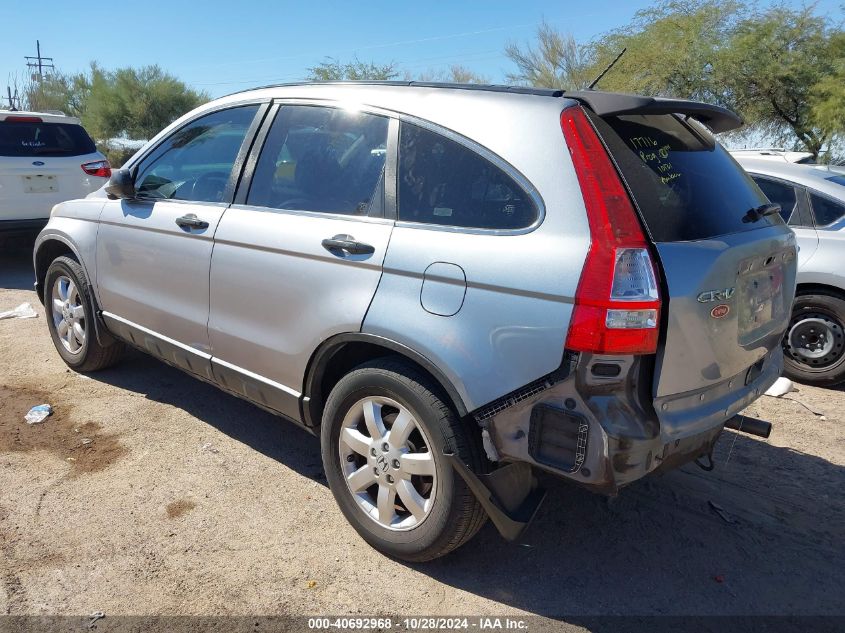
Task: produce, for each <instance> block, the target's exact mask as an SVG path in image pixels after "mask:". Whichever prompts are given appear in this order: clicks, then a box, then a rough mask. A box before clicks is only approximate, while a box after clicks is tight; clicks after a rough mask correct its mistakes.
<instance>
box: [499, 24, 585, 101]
mask: <svg viewBox="0 0 845 633" xmlns="http://www.w3.org/2000/svg"><path fill="white" fill-rule="evenodd" d="M505 55H507V57H508V58H509V59H510V60H511V61H512V62H513V63H514V64H516V68H517V71H516V72H515V73H511V74H508V81H510V82H512V83H515V84H519V85H528V86H539V87H543V88H564V89H566V90H581V89H584V88H586V87H587V86H588V85H589V84H590V82H591V81H592V79H593V77H592V76H591V75H590V72H591V70H590V67H591V63H590V59H591V58H590V52H589V50H588V48H587V47H584V46H581V45H579V44H578V43H577V42H576V41H575V38H574V37H572V35H569V34H568V33H567V34H564V33H560V32H558V31H556V30H555V29H554V28H552V27H551V26H550V25H549V24H548V23H547V22H545V21H543V22H542V23H541V24H540V26H539V27H538V28H537V43H536V44H535V45H534V46H531V45H530V44H526V45H525V47H521V46H520V45H519V44H516V43H514V42H511V43H510V44H508V45H507V46H506V47H505Z"/></svg>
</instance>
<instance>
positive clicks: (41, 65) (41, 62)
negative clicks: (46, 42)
mask: <svg viewBox="0 0 845 633" xmlns="http://www.w3.org/2000/svg"><path fill="white" fill-rule="evenodd" d="M35 49H36V51H37V53H36V56H35V57H30V56H25V57H24V59H25V60H26V67H27V68H32V69H35V68H37V69H38V75H37V81H44V69H45V68H49V69H50V70H56V67H55V66H54V65H53V58H52V57H43V56H42V55H41V42H40V41H39V40H35ZM32 80H33V81H36V74H35V73H32Z"/></svg>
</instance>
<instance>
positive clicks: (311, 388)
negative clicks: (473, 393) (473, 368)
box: [300, 332, 469, 427]
mask: <svg viewBox="0 0 845 633" xmlns="http://www.w3.org/2000/svg"><path fill="white" fill-rule="evenodd" d="M349 343H368V344H370V345H375V346H377V347H382V348H384V349H385V351H387V352H393V353H395V354H398V355H400V356H404V357H405V358H407V359H408V360H411V361H413V362H415V363H416V364H418V365H420V366H421V367H422V368H423V369H425V370H426V371H427V372H428V373H429V374H431V376H432V377H433V378H434V379H435V380H436V381H437V383H438V384H439V385H440V387H442V388H443V390H444V391H445V392H446V395H448V397H449V399H450V400H451V401H452V404H453V405H454V406H455V409H456V410H457V413H458V415H459V416H460V417H464V416H466V415H467V413H469V412H468V411H467V408H466V405H465V404H464V401H463V398H461V396H460V394H459V393H458V390H457V389H456V388H455V386H454V385H453V384H452V383H451V381H450V380H449V379H448V378H447V377H446V374H445V373H444V372H443V371H442V370H441V369H440V368H439V367H438V366H437V365H436V364H435V363H433V362H432V361H431V360H430V359H429V358H427V357H426V356H424V355H423V354H420V353H419V352H417V351H416V350H414V349H412V348H410V347H408V346H407V345H403V344H402V343H398V342H396V341H394V340H392V339H389V338H386V337H383V336H378V335H376V334H366V333H364V332H348V333H343V334H336V335H334V336H332V337H330V338H328V339H326V340H325V341H323V342H322V343H321V344H320V345H319V347H317V349H316V350H315V351H314V353H313V354H312V355H311V359H310V360H309V362H308V366H307V368H306V370H305V379H304V380H303V392H302V393H303V395H304V396H305V397H304V398H302V399H301V401H300V402H301V404H300V407H301V414H302V419H303V421H304V422H305V424H306V425H307V426H309V427H317V426H319V425H320V421H319V420H314V419H313V418H314V416H313V412H314V411H315V410H316V407H320V406H322V403H321V402H320V398H319V397H317V398H315V397H314V396H315V394H316V392H317V391H318V390H319V385H320V383H321V382H322V379H323V377H324V376H325V374H326V369H327V368H328V366H329V364H330V362H331V359H332V357H333V356H334V355H335V354H336V353H337V352H338V351H340V349H341V348H342V347H343V346H344V345H347V344H349Z"/></svg>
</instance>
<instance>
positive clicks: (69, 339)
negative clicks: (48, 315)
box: [51, 275, 87, 354]
mask: <svg viewBox="0 0 845 633" xmlns="http://www.w3.org/2000/svg"><path fill="white" fill-rule="evenodd" d="M51 300H52V306H51V307H52V316H53V325H54V326H55V328H56V334H57V335H58V337H59V340H60V341H61V343H62V346H63V347H64V348H65V349H66V350H67V351H68V352H70V353H71V354H78V353H79V352H80V351H81V350H82V348H83V347H84V346H85V339H86V337H87V332H86V323H85V309H84V308H83V306H82V297H81V295H80V294H79V290H78V289H77V287H76V284H75V283H74V282H73V280H72V279H71V278H70V277H68V276H67V275H60V276H58V277H56V280H55V281H54V282H53V289H52V294H51Z"/></svg>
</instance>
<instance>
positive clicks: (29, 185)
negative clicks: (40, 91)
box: [0, 111, 111, 232]
mask: <svg viewBox="0 0 845 633" xmlns="http://www.w3.org/2000/svg"><path fill="white" fill-rule="evenodd" d="M109 176H111V168H110V166H109V162H108V161H107V160H106V157H105V156H103V155H102V154H101V153H100V152H98V151H97V148H96V147H95V146H94V141H92V140H91V137H90V136H88V133H87V132H86V131H85V129H84V128H83V127H82V125H80V122H79V119H75V118H73V117H69V116H65V115H64V114H61V113H46V112H45V113H42V112H15V111H0V232H4V231H18V230H27V229H41V228H42V227H43V226H44V225H45V224H47V220H48V219H49V217H50V209H52V208H53V205H55V204H58V203H59V202H64V201H65V200H72V199H74V198H84V197H85V196H87V195H88V194H89V193H91V192H92V191H96V190H97V189H99V188H100V187H102V186H103V184H105V183H106V182H107V181H108V179H109Z"/></svg>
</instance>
